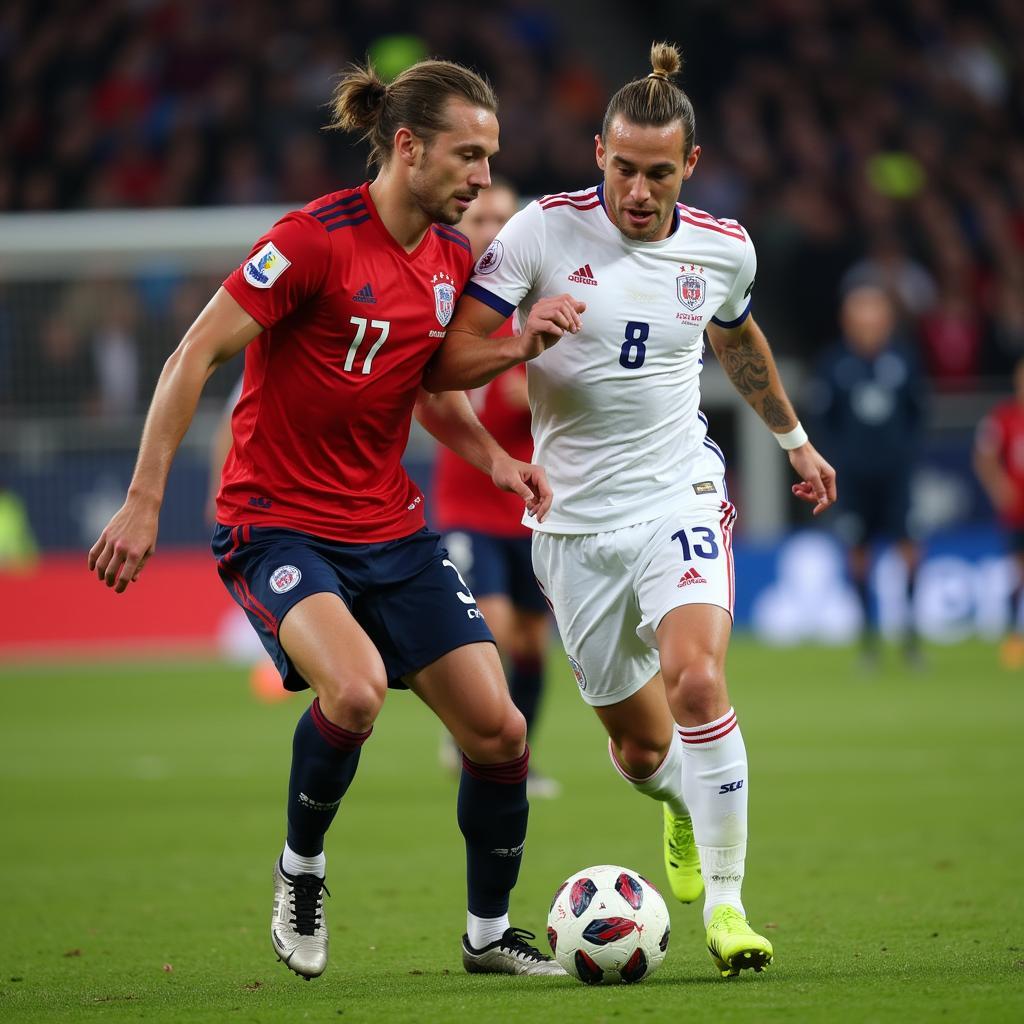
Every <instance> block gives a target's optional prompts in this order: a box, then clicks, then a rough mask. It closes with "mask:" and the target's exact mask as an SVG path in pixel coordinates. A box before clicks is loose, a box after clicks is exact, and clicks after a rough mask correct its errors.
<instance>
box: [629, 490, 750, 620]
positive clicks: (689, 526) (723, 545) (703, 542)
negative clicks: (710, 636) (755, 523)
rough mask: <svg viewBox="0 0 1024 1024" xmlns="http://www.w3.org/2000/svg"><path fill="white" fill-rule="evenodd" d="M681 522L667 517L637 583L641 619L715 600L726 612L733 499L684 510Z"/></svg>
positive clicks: (731, 595)
mask: <svg viewBox="0 0 1024 1024" xmlns="http://www.w3.org/2000/svg"><path fill="white" fill-rule="evenodd" d="M685 518H686V519H687V520H688V522H687V523H686V525H685V526H680V517H679V516H667V517H666V519H665V524H666V525H665V526H664V527H663V528H662V530H661V531H659V534H660V536H659V543H658V546H657V551H658V554H657V556H656V558H655V559H653V560H652V563H651V565H650V567H649V569H648V571H647V572H646V573H645V574H644V578H643V579H642V580H641V582H640V591H641V593H640V598H641V604H642V605H647V604H648V602H650V605H651V607H650V608H649V609H646V608H645V612H646V614H645V618H647V617H650V618H653V619H655V620H660V617H661V616H662V615H664V614H665V613H666V612H668V611H670V610H671V609H672V608H677V607H679V606H680V605H683V604H714V605H718V606H719V607H721V608H724V609H725V610H726V611H727V612H728V613H729V614H730V615H732V614H733V607H734V604H735V597H736V582H735V573H734V570H733V559H732V527H733V523H734V522H735V521H736V509H735V507H734V506H733V505H732V503H731V502H728V501H722V502H720V503H719V504H718V506H717V508H716V507H715V506H710V507H706V508H701V509H694V510H692V511H688V512H687V513H686V515H685Z"/></svg>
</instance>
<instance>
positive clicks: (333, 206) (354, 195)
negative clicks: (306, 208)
mask: <svg viewBox="0 0 1024 1024" xmlns="http://www.w3.org/2000/svg"><path fill="white" fill-rule="evenodd" d="M362 198H363V194H362V193H361V192H353V193H352V195H350V196H345V198H344V199H339V200H338V201H337V202H334V203H328V204H327V205H326V206H321V207H319V209H316V210H310V213H312V215H313V216H314V217H320V216H322V215H323V214H325V213H329V212H330V211H331V210H335V209H337V208H338V207H339V206H348V205H349V203H354V202H355V201H356V200H357V199H359V200H361V199H362Z"/></svg>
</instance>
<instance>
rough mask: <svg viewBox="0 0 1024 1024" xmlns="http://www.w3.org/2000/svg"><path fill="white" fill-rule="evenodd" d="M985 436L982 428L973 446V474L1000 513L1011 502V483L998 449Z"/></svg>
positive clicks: (985, 432)
mask: <svg viewBox="0 0 1024 1024" xmlns="http://www.w3.org/2000/svg"><path fill="white" fill-rule="evenodd" d="M986 434H987V431H986V430H985V429H984V427H983V428H982V430H981V431H979V436H978V439H977V441H976V442H975V444H974V454H973V463H974V474H975V476H977V478H978V482H979V483H980V484H981V486H982V488H983V489H984V491H985V493H986V494H987V495H988V500H989V501H991V502H992V507H993V508H994V509H995V510H996V511H997V512H1001V511H1003V509H1005V508H1006V507H1007V506H1008V505H1009V504H1010V502H1012V501H1013V481H1012V480H1011V479H1010V476H1009V474H1008V473H1007V472H1006V470H1004V469H1003V466H1002V463H1001V462H1000V460H999V451H998V448H997V447H996V445H995V444H993V443H992V442H991V441H990V440H989V438H988V437H987V436H986Z"/></svg>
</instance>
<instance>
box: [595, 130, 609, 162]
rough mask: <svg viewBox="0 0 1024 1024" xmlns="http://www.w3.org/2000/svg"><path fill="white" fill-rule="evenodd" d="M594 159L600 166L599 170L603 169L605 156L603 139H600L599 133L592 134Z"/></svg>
mask: <svg viewBox="0 0 1024 1024" xmlns="http://www.w3.org/2000/svg"><path fill="white" fill-rule="evenodd" d="M594 159H595V160H597V166H598V167H600V168H601V170H602V171H603V170H604V166H605V160H606V157H605V149H604V141H603V140H602V138H601V136H600V135H595V136H594Z"/></svg>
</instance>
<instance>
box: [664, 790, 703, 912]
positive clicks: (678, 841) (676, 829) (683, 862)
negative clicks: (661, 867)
mask: <svg viewBox="0 0 1024 1024" xmlns="http://www.w3.org/2000/svg"><path fill="white" fill-rule="evenodd" d="M661 806H662V807H663V808H664V811H665V873H666V874H667V875H668V884H669V886H670V888H671V889H672V895H673V896H675V898H676V899H677V900H679V901H680V903H692V902H693V901H694V900H695V899H697V898H698V897H699V896H700V894H701V893H702V892H703V891H704V879H703V878H701V875H700V857H699V856H698V854H697V844H696V843H695V842H694V841H693V822H692V821H691V820H690V816H689V815H688V814H684V815H682V816H681V817H678V818H677V817H676V816H675V815H674V814H673V813H672V812H671V811H670V810H669V809H668V804H662V805H661Z"/></svg>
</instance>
